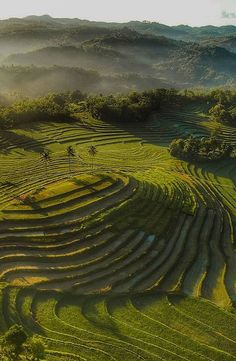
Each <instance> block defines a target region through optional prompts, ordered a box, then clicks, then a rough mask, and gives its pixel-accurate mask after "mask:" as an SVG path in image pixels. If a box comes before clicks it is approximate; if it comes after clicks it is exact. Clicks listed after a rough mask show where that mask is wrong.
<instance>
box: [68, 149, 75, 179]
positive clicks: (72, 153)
mask: <svg viewBox="0 0 236 361" xmlns="http://www.w3.org/2000/svg"><path fill="white" fill-rule="evenodd" d="M66 152H67V157H68V164H69V175H71V158H74V157H75V150H74V148H73V147H72V146H71V145H69V146H68V147H67V150H66Z"/></svg>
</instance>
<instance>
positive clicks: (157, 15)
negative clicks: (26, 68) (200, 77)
mask: <svg viewBox="0 0 236 361" xmlns="http://www.w3.org/2000/svg"><path fill="white" fill-rule="evenodd" d="M1 3H2V4H1ZM0 4H1V5H0V18H2V19H6V18H9V17H24V16H27V15H43V14H49V15H51V16H53V17H69V18H75V17H76V18H80V19H88V20H96V21H116V22H126V21H129V20H140V21H144V20H149V21H156V22H159V23H163V24H167V25H179V24H186V25H191V26H203V25H217V26H220V25H229V24H232V25H236V0H7V1H5V0H0Z"/></svg>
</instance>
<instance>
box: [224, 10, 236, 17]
mask: <svg viewBox="0 0 236 361" xmlns="http://www.w3.org/2000/svg"><path fill="white" fill-rule="evenodd" d="M222 18H223V19H236V13H230V12H228V11H225V10H224V11H222Z"/></svg>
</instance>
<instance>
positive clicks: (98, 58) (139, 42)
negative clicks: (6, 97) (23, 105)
mask: <svg viewBox="0 0 236 361" xmlns="http://www.w3.org/2000/svg"><path fill="white" fill-rule="evenodd" d="M235 44H236V27H234V26H225V27H219V28H217V27H213V26H208V27H202V28H191V27H189V26H175V27H169V26H166V25H162V24H159V23H150V22H138V21H132V22H129V23H125V24H118V23H101V22H92V21H87V20H80V19H54V18H51V17H50V16H48V15H45V16H39V17H37V16H29V17H27V18H24V19H8V20H2V21H0V65H2V67H1V68H0V81H1V84H2V89H1V91H15V90H16V91H18V90H19V89H18V88H19V84H20V90H21V92H22V93H24V94H26V95H30V94H32V93H33V95H34V96H35V95H37V93H38V94H42V93H44V92H50V91H64V90H73V89H76V88H80V89H81V91H89V92H94V93H97V92H108V93H110V92H114V93H117V92H128V91H130V89H133V90H145V89H151V88H155V87H162V86H163V87H169V88H171V87H175V88H190V87H199V86H200V87H202V86H203V87H215V86H231V85H235V84H236V70H235V69H236V45H235ZM32 66H33V67H34V71H33V73H34V75H33V76H32V69H31V67H32ZM55 66H56V67H57V69H56V70H55ZM35 67H37V71H35ZM78 72H79V73H80V74H86V72H89V76H88V82H86V76H85V79H84V78H83V80H81V81H80V77H78V76H77V75H76V76H74V75H73V74H75V73H76V74H78ZM48 73H50V75H51V76H50V77H48ZM16 74H17V75H16ZM39 74H40V76H38V75H39ZM52 74H53V75H52ZM66 74H69V76H67V75H66ZM71 74H72V75H71ZM84 80H85V81H84ZM49 81H50V82H49Z"/></svg>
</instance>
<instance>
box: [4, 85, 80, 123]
mask: <svg viewBox="0 0 236 361" xmlns="http://www.w3.org/2000/svg"><path fill="white" fill-rule="evenodd" d="M84 98H85V95H83V94H82V93H81V92H80V91H74V92H68V93H58V94H57V93H52V94H49V95H48V96H46V97H43V98H36V99H24V100H21V101H17V102H15V103H13V104H11V105H9V106H2V107H1V108H0V127H1V128H10V127H12V126H14V125H21V124H25V123H28V122H33V123H35V122H39V121H57V122H60V121H66V120H68V118H71V116H72V114H71V109H70V106H71V104H73V103H78V102H79V101H81V100H82V99H84Z"/></svg>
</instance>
